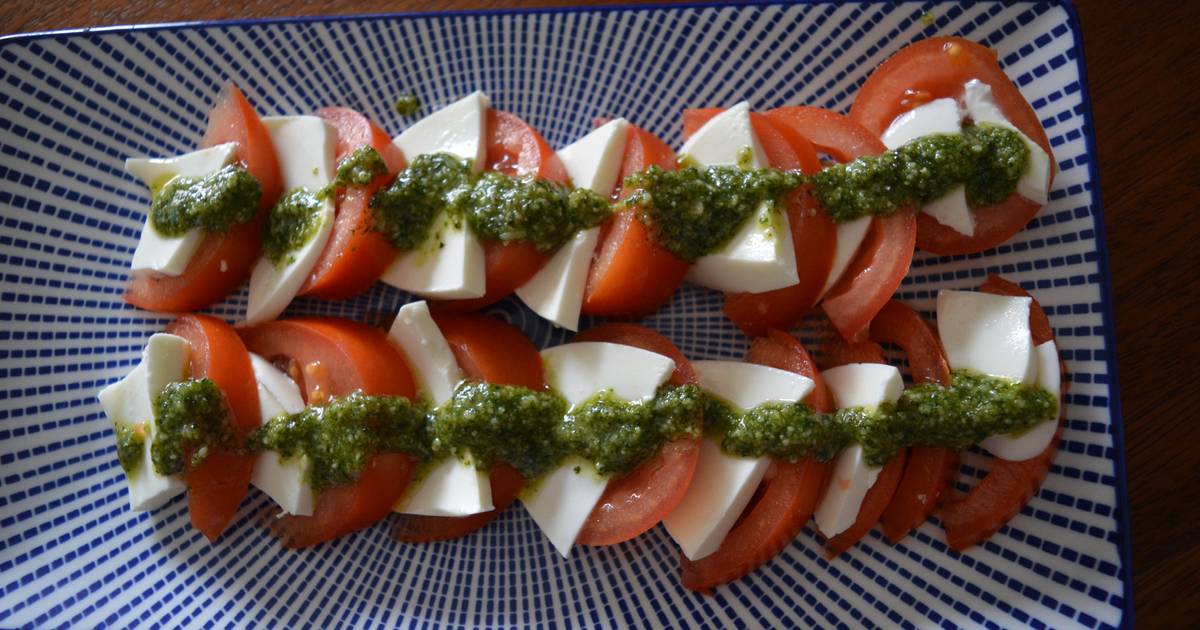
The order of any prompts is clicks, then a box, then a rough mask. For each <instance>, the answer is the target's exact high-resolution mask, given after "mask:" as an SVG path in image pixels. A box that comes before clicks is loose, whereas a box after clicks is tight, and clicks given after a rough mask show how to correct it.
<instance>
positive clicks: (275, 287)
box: [246, 116, 337, 324]
mask: <svg viewBox="0 0 1200 630" xmlns="http://www.w3.org/2000/svg"><path fill="white" fill-rule="evenodd" d="M263 124H264V125H265V126H266V128H267V133H269V134H270V136H271V142H272V144H274V145H275V154H276V155H277V156H279V171H280V174H281V175H282V178H283V189H284V190H285V191H291V190H295V189H297V188H303V189H306V190H308V191H309V192H311V193H314V194H315V193H316V192H318V191H319V190H321V189H322V188H325V187H326V186H328V185H329V183H330V182H331V181H333V170H334V164H333V158H334V155H335V147H336V144H337V130H336V129H334V128H333V126H332V125H330V124H329V123H327V122H325V120H323V119H322V118H320V117H318V116H271V117H267V118H263ZM317 213H318V214H317V219H316V220H317V221H318V226H317V229H316V233H315V234H313V235H312V236H311V237H310V238H309V239H308V242H306V243H305V244H304V245H302V246H300V248H299V249H297V250H295V251H293V252H291V253H290V254H289V258H288V261H286V262H285V263H284V264H282V265H276V264H275V263H274V262H272V261H270V260H268V259H267V258H265V257H264V258H260V259H259V261H258V264H257V265H255V267H254V271H253V272H252V273H251V274H250V298H249V301H248V303H247V305H246V323H247V324H258V323H261V322H265V321H269V320H272V319H275V318H276V317H278V316H279V314H280V313H282V312H283V310H284V309H285V308H287V305H288V304H289V303H290V302H291V301H292V298H294V297H296V292H297V291H299V290H300V285H302V284H303V283H304V280H305V279H306V278H307V277H308V274H309V272H310V271H312V268H313V265H316V264H317V260H318V259H319V258H320V257H321V252H323V251H324V250H325V243H326V241H328V240H329V234H330V232H331V231H332V230H333V201H332V200H330V199H324V200H320V209H319V210H318V211H317Z"/></svg>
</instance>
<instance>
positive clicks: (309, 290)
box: [299, 107, 404, 300]
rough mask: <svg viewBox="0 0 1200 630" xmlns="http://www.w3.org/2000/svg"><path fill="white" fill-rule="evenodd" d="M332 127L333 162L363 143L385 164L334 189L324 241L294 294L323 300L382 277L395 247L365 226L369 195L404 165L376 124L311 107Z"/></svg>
mask: <svg viewBox="0 0 1200 630" xmlns="http://www.w3.org/2000/svg"><path fill="white" fill-rule="evenodd" d="M317 115H318V116H320V117H321V118H324V119H325V120H326V121H328V122H329V123H330V124H332V125H333V126H334V127H335V128H336V129H337V136H338V140H337V162H339V163H340V162H341V161H342V160H343V159H345V158H346V157H348V156H349V155H351V154H352V153H354V152H355V151H357V150H359V149H360V148H362V147H364V146H371V147H373V148H374V149H375V150H376V151H378V152H379V154H380V156H382V157H383V161H384V162H385V163H386V164H387V166H388V172H387V174H386V175H380V176H379V177H377V178H375V181H373V182H371V183H370V184H367V185H366V186H350V187H348V188H345V189H343V190H341V191H339V192H338V195H337V215H336V218H335V219H334V223H333V231H332V233H330V235H329V243H328V244H326V245H325V251H324V252H322V253H321V257H320V258H319V259H318V260H317V264H316V265H315V266H313V270H312V273H310V274H309V276H308V278H307V279H306V280H305V281H304V284H303V285H302V286H301V287H300V293H299V294H300V295H315V296H317V297H320V298H325V299H328V300H340V299H345V298H349V297H353V296H355V295H358V294H359V293H362V292H363V291H366V290H367V289H369V288H370V287H371V285H372V284H374V283H375V281H376V280H378V279H379V277H380V276H382V275H383V272H384V270H386V269H387V266H388V265H389V264H391V262H392V260H393V259H395V257H396V248H395V247H393V246H392V244H391V243H390V242H389V241H388V239H387V237H386V236H384V235H383V234H381V233H379V232H376V231H374V230H373V229H371V208H370V204H371V196H372V195H374V194H375V192H376V191H378V190H379V189H380V188H383V187H384V186H386V185H387V184H388V182H390V181H391V179H392V178H393V177H394V176H395V175H396V173H398V172H399V171H400V170H401V169H403V168H404V154H403V153H402V152H401V151H400V149H399V148H398V147H397V146H396V145H394V144H392V139H391V138H390V137H388V135H387V132H385V131H384V130H383V129H382V128H380V127H379V125H377V124H375V122H374V121H372V120H371V119H369V118H367V117H366V116H364V115H362V114H360V113H358V112H356V111H354V110H353V109H350V108H348V107H325V108H322V109H318V110H317Z"/></svg>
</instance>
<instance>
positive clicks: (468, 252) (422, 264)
mask: <svg viewBox="0 0 1200 630" xmlns="http://www.w3.org/2000/svg"><path fill="white" fill-rule="evenodd" d="M485 263H486V261H485V259H484V253H483V244H482V243H480V242H479V238H478V237H477V236H475V233H474V232H472V231H471V228H470V227H468V226H467V224H466V222H465V221H460V222H459V223H458V225H455V221H454V219H452V218H451V217H450V215H449V214H447V213H445V212H443V213H441V214H439V215H438V216H437V218H436V219H434V221H433V225H432V226H430V229H429V238H427V239H426V240H425V242H424V243H422V244H421V245H419V246H418V247H417V248H416V249H413V250H412V251H408V252H404V253H402V254H400V255H399V256H397V257H396V260H395V261H394V262H392V264H391V265H390V266H389V267H388V268H387V270H386V271H384V272H383V277H382V278H381V279H382V280H383V281H384V282H385V283H387V284H390V285H391V286H394V287H396V288H397V289H401V290H403V291H408V292H409V293H412V294H414V295H420V296H422V297H428V298H437V299H443V300H459V299H466V298H477V297H482V296H483V294H484V293H485V292H486V289H487V287H486V276H487V274H486V272H487V267H486V264H485Z"/></svg>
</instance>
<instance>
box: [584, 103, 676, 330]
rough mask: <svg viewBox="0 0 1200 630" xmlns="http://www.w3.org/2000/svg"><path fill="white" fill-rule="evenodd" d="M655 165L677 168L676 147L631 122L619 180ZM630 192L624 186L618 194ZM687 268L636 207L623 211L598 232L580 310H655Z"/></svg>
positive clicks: (623, 312)
mask: <svg viewBox="0 0 1200 630" xmlns="http://www.w3.org/2000/svg"><path fill="white" fill-rule="evenodd" d="M651 166H658V167H659V168H661V169H663V170H668V171H670V170H675V152H674V151H672V150H671V147H669V146H667V144H666V143H665V142H663V141H662V140H660V139H659V138H657V137H655V136H654V135H653V134H651V133H650V132H648V131H646V130H645V129H642V128H641V127H638V126H636V125H632V124H631V125H629V136H628V138H627V139H626V141H625V154H624V155H623V156H622V160H621V175H620V181H621V182H624V181H625V178H626V177H628V176H629V175H632V174H633V173H637V172H639V171H644V170H646V169H647V168H650V167H651ZM629 193H630V191H628V190H624V189H622V190H621V191H620V192H619V193H618V194H619V195H620V196H622V197H624V196H626V195H628V194H629ZM687 270H688V263H687V261H685V260H683V259H681V258H679V257H678V256H676V255H675V254H673V253H671V252H670V251H669V250H667V249H666V248H664V247H662V246H661V245H659V244H658V243H657V242H655V240H654V237H653V235H652V234H651V233H650V230H649V228H647V227H646V225H645V224H644V223H642V222H641V221H640V220H639V219H638V218H637V211H636V210H634V209H629V210H622V211H620V212H617V213H616V214H614V215H613V217H612V218H610V219H608V220H607V221H606V222H605V223H604V226H603V227H602V229H601V231H600V240H599V244H598V245H597V246H596V254H595V257H594V258H593V259H592V267H591V269H590V270H589V272H588V281H587V288H586V289H585V290H584V296H583V306H582V308H581V309H580V310H581V312H582V313H583V314H585V315H609V316H640V315H646V314H649V313H653V312H654V311H656V310H658V308H659V307H660V306H662V305H663V304H665V303H666V302H667V300H669V299H671V296H672V295H674V293H675V290H676V289H678V288H679V285H681V284H682V283H683V277H684V276H685V275H686V274H687Z"/></svg>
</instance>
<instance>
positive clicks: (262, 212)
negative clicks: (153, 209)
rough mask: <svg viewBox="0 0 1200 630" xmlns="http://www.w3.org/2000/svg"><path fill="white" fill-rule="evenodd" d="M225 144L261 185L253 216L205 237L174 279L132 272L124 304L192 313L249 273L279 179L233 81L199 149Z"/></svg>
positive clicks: (271, 153) (269, 147)
mask: <svg viewBox="0 0 1200 630" xmlns="http://www.w3.org/2000/svg"><path fill="white" fill-rule="evenodd" d="M226 142H236V143H237V150H236V153H235V155H236V156H237V160H238V162H240V163H241V165H242V166H243V167H245V169H246V170H247V171H249V173H250V174H251V175H253V176H254V177H255V178H256V179H257V180H258V183H259V184H261V185H262V201H261V202H260V203H259V213H258V216H257V217H255V218H254V219H253V220H251V221H249V222H247V223H243V224H241V225H236V226H234V227H232V228H231V229H230V230H229V231H228V232H225V233H223V234H208V235H206V236H205V237H204V240H203V241H202V242H201V243H200V247H199V248H197V250H196V254H195V255H194V256H192V259H191V261H189V262H188V265H187V267H186V268H185V269H184V270H183V273H182V274H180V275H178V276H164V275H162V274H157V273H152V272H141V271H139V272H135V273H134V274H133V277H132V278H131V279H130V281H129V285H128V286H127V287H126V288H125V301H126V302H129V303H130V304H132V305H134V306H136V307H138V308H141V309H145V310H147V311H156V312H160V313H183V312H187V311H194V310H196V309H200V308H203V307H205V306H208V305H209V304H212V303H213V302H216V301H218V300H220V299H222V298H224V297H225V296H226V295H227V294H228V293H229V292H230V291H232V290H233V289H235V288H237V287H238V285H240V284H241V283H242V281H243V280H245V279H246V278H247V277H248V276H249V275H250V270H251V268H252V267H253V266H254V263H255V262H256V261H257V260H258V254H259V251H260V249H261V247H262V243H261V241H262V229H263V225H264V221H265V219H266V212H267V210H269V209H270V208H271V206H272V205H274V203H275V200H276V199H278V198H279V193H280V189H281V186H282V184H281V181H282V180H281V178H280V175H279V161H278V159H276V157H275V145H273V144H272V143H271V136H270V134H268V133H267V128H266V127H265V126H263V123H262V120H261V119H259V117H258V114H257V113H255V111H254V108H253V107H252V106H251V105H250V102H249V101H247V100H246V97H245V96H244V95H243V94H242V91H241V90H239V89H238V87H237V86H236V85H234V84H233V83H226V84H225V87H224V88H222V90H221V94H220V96H218V97H217V103H216V105H215V106H214V107H213V110H212V112H211V113H210V114H209V116H208V130H207V131H205V133H204V139H203V140H202V141H201V142H200V146H201V147H202V148H205V147H212V146H216V145H218V144H224V143H226Z"/></svg>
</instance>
